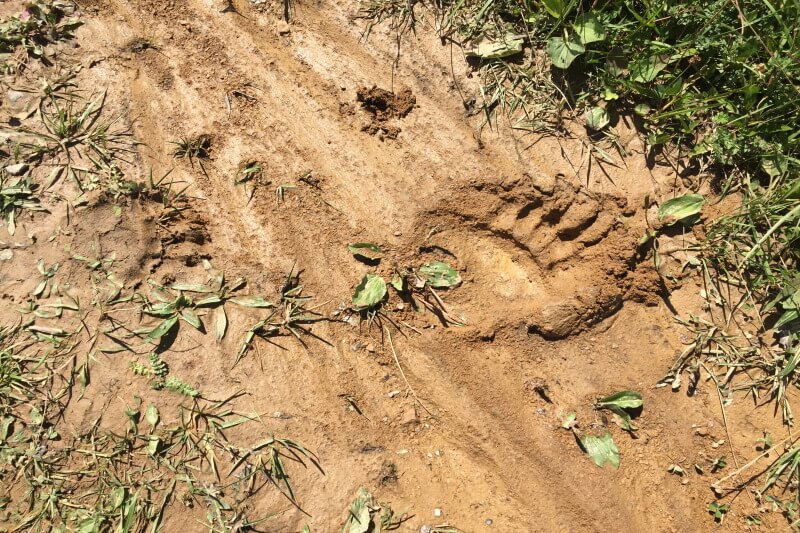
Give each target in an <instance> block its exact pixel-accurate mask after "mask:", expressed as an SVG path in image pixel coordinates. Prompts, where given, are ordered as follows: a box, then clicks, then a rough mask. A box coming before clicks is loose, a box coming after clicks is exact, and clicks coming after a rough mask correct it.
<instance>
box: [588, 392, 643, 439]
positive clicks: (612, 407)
mask: <svg viewBox="0 0 800 533" xmlns="http://www.w3.org/2000/svg"><path fill="white" fill-rule="evenodd" d="M643 405H644V402H643V401H642V395H641V394H639V393H638V392H634V391H629V390H624V391H621V392H617V393H615V394H612V395H611V396H606V397H605V398H603V399H601V400H599V401H598V402H597V408H598V409H608V410H609V411H611V412H612V413H614V414H615V415H617V416H616V417H615V419H614V421H615V422H616V423H617V425H619V427H621V428H622V429H624V430H625V431H630V432H634V431H636V430H637V429H638V428H637V427H636V426H635V425H633V423H632V421H631V414H630V413H629V412H628V410H630V409H639V408H640V407H642V406H643Z"/></svg>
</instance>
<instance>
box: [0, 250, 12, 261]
mask: <svg viewBox="0 0 800 533" xmlns="http://www.w3.org/2000/svg"><path fill="white" fill-rule="evenodd" d="M13 257H14V252H13V251H11V250H9V249H5V250H3V251H2V252H0V261H10V260H11V259H12V258H13Z"/></svg>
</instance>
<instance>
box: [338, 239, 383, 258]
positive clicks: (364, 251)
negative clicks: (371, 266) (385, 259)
mask: <svg viewBox="0 0 800 533" xmlns="http://www.w3.org/2000/svg"><path fill="white" fill-rule="evenodd" d="M347 249H348V250H350V253H351V254H353V255H354V256H356V257H363V258H364V259H367V260H369V261H376V260H378V259H380V258H381V256H383V250H382V249H381V247H380V246H378V245H376V244H372V243H371V242H353V243H350V244H348V245H347Z"/></svg>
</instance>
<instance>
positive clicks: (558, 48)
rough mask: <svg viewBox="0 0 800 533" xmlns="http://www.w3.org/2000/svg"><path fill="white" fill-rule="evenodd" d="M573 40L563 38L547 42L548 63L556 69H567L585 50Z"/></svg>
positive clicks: (553, 38)
mask: <svg viewBox="0 0 800 533" xmlns="http://www.w3.org/2000/svg"><path fill="white" fill-rule="evenodd" d="M574 37H575V39H574V40H573V39H569V40H567V39H565V38H564V37H551V38H550V39H548V41H547V55H548V56H549V57H550V61H552V62H553V65H555V66H556V67H558V68H561V69H565V68H568V67H569V66H570V65H571V64H572V62H573V61H575V58H577V57H578V56H579V55H581V54H582V53H584V52H585V51H586V49H585V48H584V47H583V45H582V44H581V43H580V42H578V41H577V36H574Z"/></svg>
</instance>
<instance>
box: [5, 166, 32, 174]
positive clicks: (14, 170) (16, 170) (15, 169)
mask: <svg viewBox="0 0 800 533" xmlns="http://www.w3.org/2000/svg"><path fill="white" fill-rule="evenodd" d="M26 170H28V165H26V164H25V163H17V164H16V165H8V166H7V167H6V172H8V173H9V174H11V175H12V176H21V175H22V174H24V173H25V171H26Z"/></svg>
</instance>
